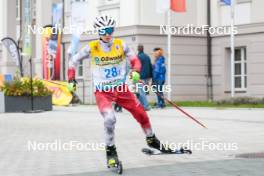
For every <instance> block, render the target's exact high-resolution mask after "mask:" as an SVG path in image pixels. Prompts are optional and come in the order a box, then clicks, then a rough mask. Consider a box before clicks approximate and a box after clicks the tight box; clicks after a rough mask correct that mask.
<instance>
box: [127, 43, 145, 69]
mask: <svg viewBox="0 0 264 176" xmlns="http://www.w3.org/2000/svg"><path fill="white" fill-rule="evenodd" d="M123 49H124V53H125V55H126V57H127V58H128V60H129V62H130V64H131V67H132V70H134V71H137V72H140V70H141V62H140V60H139V59H138V57H137V55H136V53H135V52H134V51H133V50H132V49H130V48H129V47H128V46H127V45H126V44H125V43H124V42H123Z"/></svg>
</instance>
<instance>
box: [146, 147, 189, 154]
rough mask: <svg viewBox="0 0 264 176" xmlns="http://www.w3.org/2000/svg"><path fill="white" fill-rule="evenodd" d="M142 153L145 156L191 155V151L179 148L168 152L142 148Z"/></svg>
mask: <svg viewBox="0 0 264 176" xmlns="http://www.w3.org/2000/svg"><path fill="white" fill-rule="evenodd" d="M142 152H143V153H144V154H146V155H149V156H151V155H170V154H192V151H191V150H189V149H186V148H180V149H177V150H169V151H165V152H164V151H160V150H155V149H154V150H153V149H150V148H143V149H142Z"/></svg>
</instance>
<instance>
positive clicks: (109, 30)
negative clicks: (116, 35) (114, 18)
mask: <svg viewBox="0 0 264 176" xmlns="http://www.w3.org/2000/svg"><path fill="white" fill-rule="evenodd" d="M113 32H114V28H113V27H110V28H105V29H100V30H99V35H103V36H104V35H106V34H108V35H112V34H113Z"/></svg>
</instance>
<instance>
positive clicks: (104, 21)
mask: <svg viewBox="0 0 264 176" xmlns="http://www.w3.org/2000/svg"><path fill="white" fill-rule="evenodd" d="M115 25H116V22H115V20H114V19H113V18H112V17H110V16H108V15H101V16H99V17H96V18H95V21H94V28H95V29H97V30H101V29H105V28H110V27H115Z"/></svg>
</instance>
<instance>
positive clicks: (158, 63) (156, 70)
mask: <svg viewBox="0 0 264 176" xmlns="http://www.w3.org/2000/svg"><path fill="white" fill-rule="evenodd" d="M153 51H154V53H153V55H154V57H155V63H154V65H153V78H152V82H153V83H152V84H153V85H155V86H156V91H157V92H158V93H159V94H160V95H161V96H164V94H163V85H164V83H165V74H166V67H165V58H164V56H163V50H162V48H154V50H153ZM156 107H157V108H164V107H165V102H164V100H163V99H162V98H161V97H160V96H158V95H157V103H156Z"/></svg>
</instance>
